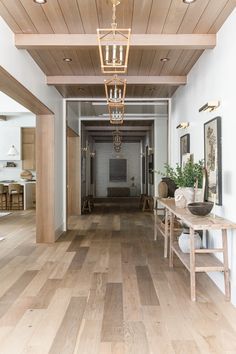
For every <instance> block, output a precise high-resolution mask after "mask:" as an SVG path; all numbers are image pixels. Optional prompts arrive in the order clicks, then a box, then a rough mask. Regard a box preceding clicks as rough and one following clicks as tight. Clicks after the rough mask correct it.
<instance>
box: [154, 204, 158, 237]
mask: <svg viewBox="0 0 236 354" xmlns="http://www.w3.org/2000/svg"><path fill="white" fill-rule="evenodd" d="M156 240H157V210H154V241H156Z"/></svg>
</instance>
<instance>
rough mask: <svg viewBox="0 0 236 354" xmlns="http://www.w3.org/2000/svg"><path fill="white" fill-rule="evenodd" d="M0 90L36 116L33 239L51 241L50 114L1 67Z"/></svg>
mask: <svg viewBox="0 0 236 354" xmlns="http://www.w3.org/2000/svg"><path fill="white" fill-rule="evenodd" d="M0 91H1V92H3V93H4V94H6V95H8V96H9V97H11V98H12V99H13V100H15V101H16V102H18V103H19V104H20V105H22V106H24V107H25V108H27V109H28V110H29V111H30V112H32V113H33V114H34V115H35V116H36V131H35V132H36V144H35V151H36V158H35V160H36V175H37V184H36V201H37V205H36V241H37V242H40V243H41V242H54V241H55V239H56V234H55V226H54V224H55V220H54V114H53V112H51V111H50V110H49V109H48V108H47V107H46V106H45V105H44V104H43V103H42V102H41V101H40V100H38V99H37V97H35V96H34V95H33V94H32V93H31V92H30V91H28V90H27V89H26V88H25V87H24V86H23V85H22V84H20V83H19V82H18V81H17V80H16V79H15V78H13V77H12V76H11V75H10V74H9V73H8V72H6V71H5V70H4V69H3V68H0ZM28 138H29V136H27V139H28ZM27 139H26V140H27ZM27 141H28V140H27Z"/></svg>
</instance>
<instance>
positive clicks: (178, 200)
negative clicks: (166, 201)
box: [175, 187, 194, 208]
mask: <svg viewBox="0 0 236 354" xmlns="http://www.w3.org/2000/svg"><path fill="white" fill-rule="evenodd" d="M193 202H194V189H193V188H191V187H181V188H178V189H176V191H175V205H176V206H177V207H178V208H186V206H187V204H189V203H193Z"/></svg>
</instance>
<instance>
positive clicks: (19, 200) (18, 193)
mask: <svg viewBox="0 0 236 354" xmlns="http://www.w3.org/2000/svg"><path fill="white" fill-rule="evenodd" d="M8 195H9V209H10V210H12V209H13V206H14V204H15V205H16V206H17V209H23V208H24V201H23V190H22V186H21V185H20V184H18V183H11V184H9V186H8ZM14 201H15V203H14Z"/></svg>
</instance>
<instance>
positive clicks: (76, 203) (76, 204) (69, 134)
mask: <svg viewBox="0 0 236 354" xmlns="http://www.w3.org/2000/svg"><path fill="white" fill-rule="evenodd" d="M70 139H72V140H75V146H73V148H74V149H76V150H74V159H77V161H74V166H70V165H69V164H70V163H71V162H70V160H69V156H68V153H69V147H70V146H69V140H70ZM72 140H70V142H72ZM80 144H81V142H80V136H79V135H78V134H77V133H76V132H74V130H72V129H71V128H70V127H69V126H66V229H67V228H68V217H69V216H70V215H69V203H68V201H69V188H70V185H69V183H70V181H69V169H72V168H73V173H74V176H73V179H74V180H77V183H76V186H75V185H73V186H72V187H73V188H75V190H74V196H75V198H74V200H73V202H72V204H73V206H72V212H73V215H81V197H80V196H81V178H80V177H81V173H80V169H81V166H80V159H81V151H80Z"/></svg>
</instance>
